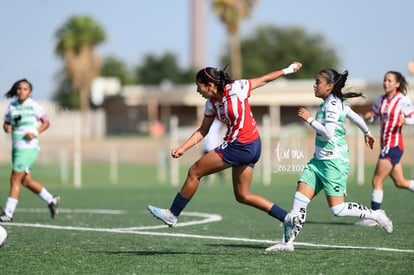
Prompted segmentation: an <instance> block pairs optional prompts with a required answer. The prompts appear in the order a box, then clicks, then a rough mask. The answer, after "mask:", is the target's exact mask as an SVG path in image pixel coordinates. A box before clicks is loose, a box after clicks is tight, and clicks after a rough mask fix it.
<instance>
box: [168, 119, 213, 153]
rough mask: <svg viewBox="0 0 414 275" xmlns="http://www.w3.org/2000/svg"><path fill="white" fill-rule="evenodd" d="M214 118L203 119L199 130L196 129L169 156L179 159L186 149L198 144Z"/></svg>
mask: <svg viewBox="0 0 414 275" xmlns="http://www.w3.org/2000/svg"><path fill="white" fill-rule="evenodd" d="M214 119H215V117H204V118H203V122H202V123H201V126H200V128H198V129H197V130H196V131H195V132H194V133H193V134H192V135H191V136H190V137H189V138H188V139H187V140H186V142H184V144H183V145H181V146H180V147H178V148H174V149H172V150H171V156H172V157H173V158H179V157H181V156H182V155H183V154H184V153H185V152H186V151H187V150H188V149H190V148H191V147H193V146H194V145H196V144H198V143H199V142H200V141H202V140H203V138H204V137H205V136H206V135H207V133H208V131H209V130H210V126H211V124H212V123H213V121H214Z"/></svg>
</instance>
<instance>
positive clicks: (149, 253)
mask: <svg viewBox="0 0 414 275" xmlns="http://www.w3.org/2000/svg"><path fill="white" fill-rule="evenodd" d="M104 253H105V254H110V255H133V256H154V255H200V254H201V253H194V252H186V251H181V252H176V251H105V252H104Z"/></svg>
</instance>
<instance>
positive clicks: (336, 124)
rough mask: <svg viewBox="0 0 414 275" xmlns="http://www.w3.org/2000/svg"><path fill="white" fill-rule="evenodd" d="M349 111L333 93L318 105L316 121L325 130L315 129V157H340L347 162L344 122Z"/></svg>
mask: <svg viewBox="0 0 414 275" xmlns="http://www.w3.org/2000/svg"><path fill="white" fill-rule="evenodd" d="M350 111H352V110H351V108H350V107H349V106H348V105H347V104H346V103H345V102H344V101H342V100H340V99H339V98H337V97H336V96H334V95H333V94H330V95H329V96H328V97H327V98H326V99H325V101H324V102H323V103H322V104H321V105H320V106H319V110H318V112H317V114H316V121H317V122H319V123H320V124H321V126H323V127H324V128H325V129H326V130H325V131H323V132H322V131H321V132H319V131H316V138H315V154H314V157H315V158H316V159H320V160H327V159H336V158H342V159H343V160H344V161H346V162H349V153H348V146H347V143H346V138H345V133H346V131H345V125H344V122H345V118H346V116H347V114H348V113H349V112H350Z"/></svg>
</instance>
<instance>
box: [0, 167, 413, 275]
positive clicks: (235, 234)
mask: <svg viewBox="0 0 414 275" xmlns="http://www.w3.org/2000/svg"><path fill="white" fill-rule="evenodd" d="M372 169H373V168H367V171H366V175H367V184H365V185H363V186H358V185H357V184H355V183H354V182H352V179H351V182H350V183H349V184H348V194H349V196H348V197H347V201H355V202H360V203H363V204H365V205H367V206H369V205H370V199H371V186H370V184H369V177H370V176H371V175H372V171H373V170H372ZM107 170H108V168H107V167H105V165H87V166H86V167H85V168H84V178H83V186H82V188H80V189H76V188H74V187H73V186H72V185H69V184H68V185H62V184H60V183H58V182H59V175H58V173H57V172H56V168H53V167H37V168H36V169H35V172H34V174H33V177H34V178H35V179H38V180H39V181H41V182H42V183H44V185H45V186H46V187H47V188H48V189H49V190H50V191H51V192H52V193H54V194H58V195H60V196H61V204H60V212H59V214H58V216H57V217H56V219H55V220H51V219H50V215H49V212H48V209H47V206H46V205H45V204H44V203H43V202H42V201H41V200H40V199H39V198H37V197H36V196H34V195H33V194H31V193H30V192H29V191H27V190H26V189H22V194H21V198H20V202H19V205H18V208H17V210H16V213H15V216H14V221H13V223H11V224H3V226H4V227H5V228H6V229H7V231H8V234H9V235H8V241H7V243H6V244H5V246H3V247H2V248H0V259H1V273H2V274H413V273H414V267H413V262H414V238H413V235H414V214H413V209H414V194H413V193H411V192H409V191H406V190H398V189H397V188H395V187H394V186H393V185H392V183H391V181H390V180H388V181H387V182H386V186H385V196H384V203H383V208H384V209H385V210H386V211H387V214H388V215H389V216H390V217H391V219H392V220H393V223H394V232H393V233H392V234H387V233H386V232H385V231H384V230H383V229H381V228H379V227H374V228H372V227H371V228H366V227H359V226H355V225H354V223H355V222H356V221H357V220H358V219H356V218H338V217H334V216H332V215H331V213H330V211H329V209H328V206H327V204H326V201H325V198H324V196H323V194H319V196H318V197H317V198H316V199H315V200H314V201H312V203H311V204H310V206H309V208H308V219H307V223H306V225H305V227H304V229H303V230H302V232H301V234H300V235H299V236H298V238H297V239H296V245H295V251H294V252H265V251H264V249H265V248H266V247H268V246H270V245H272V244H273V243H274V242H275V241H276V240H277V239H280V238H281V236H282V227H281V226H280V223H279V222H276V221H275V220H274V219H272V218H271V217H270V216H269V215H267V214H266V213H264V212H261V211H259V210H256V209H253V208H251V207H248V206H245V205H241V204H238V203H237V202H236V201H235V199H234V197H233V191H232V187H231V184H230V183H229V182H227V183H220V182H218V180H217V179H216V181H215V182H214V183H209V184H206V183H201V184H200V188H199V190H198V192H197V194H196V195H195V197H194V198H193V200H192V201H191V202H190V204H189V205H188V207H187V208H186V209H185V212H183V214H182V216H180V219H179V223H178V226H177V227H175V228H168V227H167V226H165V225H163V224H161V223H160V222H159V221H158V220H156V219H154V218H153V217H152V216H151V215H150V214H149V213H148V211H147V210H146V207H147V205H148V204H153V205H157V206H161V207H165V208H167V207H169V206H170V203H171V200H172V199H173V197H174V196H175V194H176V192H177V191H178V190H179V187H172V186H171V185H170V184H161V183H158V182H157V171H156V169H155V168H153V167H141V166H139V167H135V166H124V167H122V169H121V170H120V176H119V178H120V180H119V182H118V183H117V184H110V181H109V180H108V179H107V173H106V171H107ZM0 172H1V174H0V180H1V182H2V183H1V184H0V195H1V197H0V203H1V206H2V207H3V206H4V202H5V200H6V198H7V194H8V190H9V186H8V175H9V173H10V172H9V168H8V166H1V167H0ZM36 173H37V174H36ZM406 174H408V173H406ZM183 176H184V173H182V177H183ZM297 178H298V174H288V173H285V174H280V173H278V174H274V175H273V178H272V184H271V185H270V186H264V185H262V184H261V183H260V182H254V183H253V184H252V188H251V190H252V192H255V193H258V194H261V195H264V196H265V197H267V198H268V199H270V200H272V201H275V202H277V203H278V204H279V205H280V206H282V207H284V208H286V209H287V210H289V209H290V207H291V204H292V199H293V194H294V192H295V187H296V180H297Z"/></svg>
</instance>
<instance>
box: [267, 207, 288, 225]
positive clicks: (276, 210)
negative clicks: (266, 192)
mask: <svg viewBox="0 0 414 275" xmlns="http://www.w3.org/2000/svg"><path fill="white" fill-rule="evenodd" d="M268 213H269V215H270V216H272V217H274V218H276V219H278V220H279V221H281V222H283V221H284V220H285V217H286V215H287V214H288V212H287V211H286V210H285V209H283V208H280V207H279V206H278V205H276V204H273V206H272V208H270V210H269V212H268Z"/></svg>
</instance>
